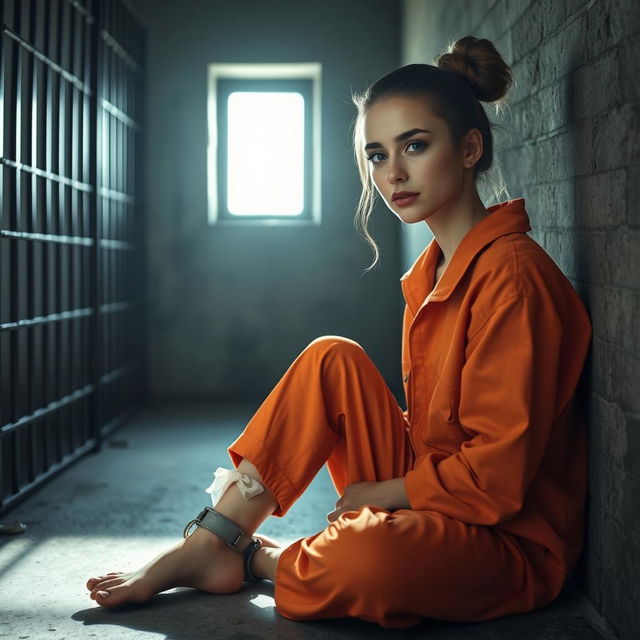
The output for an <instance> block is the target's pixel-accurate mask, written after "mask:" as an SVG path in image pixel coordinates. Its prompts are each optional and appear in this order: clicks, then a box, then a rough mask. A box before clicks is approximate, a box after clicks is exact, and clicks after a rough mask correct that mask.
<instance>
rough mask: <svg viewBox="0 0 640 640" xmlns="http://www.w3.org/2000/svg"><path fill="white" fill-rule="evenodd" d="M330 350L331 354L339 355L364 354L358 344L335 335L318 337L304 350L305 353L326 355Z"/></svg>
mask: <svg viewBox="0 0 640 640" xmlns="http://www.w3.org/2000/svg"><path fill="white" fill-rule="evenodd" d="M329 350H331V351H332V352H336V351H337V352H339V353H340V354H341V355H346V356H350V355H354V354H357V355H361V354H362V353H364V348H363V347H362V345H361V344H360V343H359V342H356V341H355V340H352V339H351V338H347V337H345V336H337V335H324V336H319V337H317V338H315V339H314V340H312V341H311V342H310V343H309V344H308V345H307V346H306V347H305V348H304V351H305V352H317V351H319V352H321V353H326V352H327V351H329Z"/></svg>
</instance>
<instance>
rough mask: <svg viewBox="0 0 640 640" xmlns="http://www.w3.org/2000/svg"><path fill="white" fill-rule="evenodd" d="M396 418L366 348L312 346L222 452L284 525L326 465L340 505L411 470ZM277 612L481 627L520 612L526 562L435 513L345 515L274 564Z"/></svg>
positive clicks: (366, 509) (340, 342)
mask: <svg viewBox="0 0 640 640" xmlns="http://www.w3.org/2000/svg"><path fill="white" fill-rule="evenodd" d="M405 426H406V423H405V420H404V416H403V415H402V410H401V408H400V407H399V405H398V404H397V402H396V400H395V397H394V396H393V394H392V393H391V391H390V389H389V388H388V387H387V385H386V383H385V381H384V379H383V378H382V376H381V374H380V373H379V371H378V369H377V368H376V367H375V365H374V364H373V362H372V361H371V359H370V358H369V356H368V355H367V354H366V352H365V351H364V349H363V348H362V347H361V346H360V345H359V344H358V343H356V342H354V341H353V340H349V339H348V338H343V337H340V336H324V337H321V338H318V339H316V340H314V341H313V342H311V343H310V344H309V345H308V346H307V347H306V348H305V349H304V350H303V351H302V352H301V353H300V354H299V356H298V357H297V358H296V359H295V360H294V361H293V363H292V364H291V366H290V367H289V369H288V370H287V371H286V372H285V374H284V375H283V377H282V378H281V379H280V380H279V382H278V383H277V384H276V386H275V387H274V388H273V390H272V391H271V393H270V394H269V395H268V396H267V398H266V399H265V401H264V402H263V403H262V405H261V406H260V408H259V409H258V411H257V412H256V413H255V414H254V416H253V417H252V418H251V420H250V421H249V423H248V424H247V426H246V428H245V429H244V431H243V432H242V434H241V435H240V436H239V437H238V438H237V439H236V440H235V442H233V444H231V445H230V446H229V447H228V453H229V456H230V457H231V460H232V462H233V464H234V465H235V466H236V467H237V466H238V465H239V464H240V462H241V460H242V458H244V457H246V458H247V459H248V460H249V461H250V462H252V463H253V464H254V465H255V466H256V468H257V469H258V471H259V472H260V474H261V476H262V478H263V480H264V484H265V485H266V486H267V487H268V488H269V489H270V490H271V492H272V493H273V495H274V497H275V499H276V501H277V503H278V505H277V507H276V508H275V510H274V512H273V515H275V516H280V517H281V516H283V515H285V514H286V512H287V511H288V509H289V508H290V507H291V505H292V504H293V503H294V502H295V500H296V499H297V498H298V497H299V496H300V495H301V494H302V493H303V492H304V490H305V489H306V487H307V486H308V485H309V483H310V482H311V480H312V479H313V477H314V476H315V474H316V473H317V472H318V470H319V469H320V467H321V466H322V465H323V464H324V463H325V462H326V463H327V468H328V470H329V474H330V476H331V478H332V481H333V483H334V485H335V488H336V491H337V493H338V495H342V493H343V492H344V488H345V486H346V485H348V484H352V483H355V482H365V481H376V482H380V481H382V480H388V479H390V478H398V477H402V476H404V475H405V473H406V472H407V471H409V470H410V469H411V468H412V465H413V462H414V453H413V449H412V447H411V443H410V441H409V438H408V435H407V432H406V429H405ZM274 596H275V603H276V609H277V611H278V612H279V613H280V614H281V615H282V616H284V617H286V618H289V619H292V620H310V619H319V618H340V617H346V616H352V617H356V618H360V619H362V620H366V621H370V622H376V623H377V624H379V625H380V626H383V627H397V628H406V627H410V626H413V625H415V624H418V623H419V622H421V621H422V620H423V619H424V618H425V617H434V618H441V619H448V620H463V621H473V620H478V621H479V620H485V619H490V618H492V617H496V616H499V615H504V614H508V613H514V612H517V611H528V610H530V608H531V606H530V605H531V601H530V600H531V594H529V593H528V591H527V579H526V565H525V561H524V559H523V558H522V557H521V555H520V554H519V553H518V551H517V547H516V545H514V544H512V543H511V542H510V541H509V540H508V539H507V537H506V536H503V535H502V534H498V533H496V532H495V531H493V530H492V529H490V528H489V527H480V526H475V525H468V524H466V523H463V522H460V521H458V520H454V519H453V518H449V517H448V516H445V515H443V514H441V513H438V512H436V511H413V510H411V509H398V510H395V511H388V510H386V509H383V508H382V507H379V506H377V505H365V506H363V507H361V508H359V509H356V510H352V511H346V512H343V513H342V514H341V515H340V517H339V518H338V519H337V520H335V521H334V522H331V523H328V525H327V527H326V528H325V529H323V530H322V531H319V532H318V533H316V534H314V535H311V536H308V537H305V538H301V539H299V540H297V541H296V542H294V543H293V544H291V545H290V546H288V547H287V548H286V549H285V550H284V551H283V552H282V554H281V556H280V558H279V560H278V565H277V571H276V577H275V582H274Z"/></svg>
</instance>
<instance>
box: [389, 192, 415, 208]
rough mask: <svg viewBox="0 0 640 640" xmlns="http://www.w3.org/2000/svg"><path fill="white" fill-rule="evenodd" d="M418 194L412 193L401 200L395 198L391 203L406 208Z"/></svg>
mask: <svg viewBox="0 0 640 640" xmlns="http://www.w3.org/2000/svg"><path fill="white" fill-rule="evenodd" d="M419 195H420V194H419V193H413V194H411V195H410V196H405V197H403V198H396V199H395V200H394V201H393V202H394V204H397V205H398V206H399V207H406V206H407V205H409V204H411V203H412V202H413V201H414V200H415V199H416V198H417V197H418V196H419Z"/></svg>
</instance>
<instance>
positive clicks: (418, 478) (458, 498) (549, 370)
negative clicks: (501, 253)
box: [404, 294, 562, 525]
mask: <svg viewBox="0 0 640 640" xmlns="http://www.w3.org/2000/svg"><path fill="white" fill-rule="evenodd" d="M561 341H562V323H561V321H560V319H559V317H558V316H557V314H556V313H555V312H554V310H553V309H548V308H543V305H540V304H539V303H538V304H536V302H535V300H532V299H530V298H528V297H526V296H525V295H522V294H518V295H516V296H514V297H512V298H510V299H509V300H507V301H505V302H503V303H502V304H501V305H500V306H498V307H497V308H496V309H495V310H494V311H493V312H492V313H491V314H490V315H489V317H488V318H487V320H486V321H485V322H484V324H483V325H482V326H481V327H480V328H479V329H478V330H477V331H476V332H475V333H474V335H472V336H471V337H470V338H469V340H468V342H467V347H466V354H467V356H466V360H465V363H464V366H463V368H462V371H461V379H460V403H459V407H458V419H459V421H460V425H461V426H462V428H463V429H464V430H465V431H466V432H468V433H469V434H471V435H472V437H471V438H470V439H469V440H466V441H463V442H462V444H461V447H460V451H458V452H456V453H454V454H451V455H448V454H447V453H446V452H442V451H437V452H429V453H426V454H423V455H422V456H420V457H419V458H417V459H416V462H415V467H414V468H413V469H412V470H411V471H409V472H408V473H407V474H406V475H405V482H404V484H405V490H406V493H407V497H408V500H409V503H410V505H411V508H412V509H416V510H420V509H433V510H436V511H439V512H441V513H444V514H446V515H449V516H451V517H453V518H457V519H459V520H462V521H464V522H467V523H469V524H482V525H495V524H498V523H500V522H504V521H506V520H509V519H510V518H512V517H513V516H514V515H516V514H517V513H518V512H519V511H520V509H521V507H522V504H523V502H524V497H525V493H526V491H527V489H528V487H529V485H530V484H531V481H532V480H533V477H534V475H535V474H536V471H537V470H538V468H539V466H540V463H541V460H542V457H543V455H544V451H545V448H546V445H547V442H548V439H549V434H550V431H551V429H552V427H553V424H554V420H555V416H556V409H557V407H556V397H557V393H556V392H557V382H558V368H559V358H560V353H561V350H560V348H561Z"/></svg>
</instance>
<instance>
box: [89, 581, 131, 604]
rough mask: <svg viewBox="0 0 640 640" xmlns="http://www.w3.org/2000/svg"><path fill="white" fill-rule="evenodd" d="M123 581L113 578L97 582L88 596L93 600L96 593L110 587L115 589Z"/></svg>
mask: <svg viewBox="0 0 640 640" xmlns="http://www.w3.org/2000/svg"><path fill="white" fill-rule="evenodd" d="M124 581H125V580H124V578H119V577H115V578H109V579H107V580H103V581H102V582H98V583H97V584H96V585H94V587H93V589H92V590H91V594H90V596H91V597H92V598H93V599H94V600H95V595H96V593H98V591H106V590H108V589H110V588H111V587H117V586H118V585H120V584H122V583H123V582H124Z"/></svg>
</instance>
